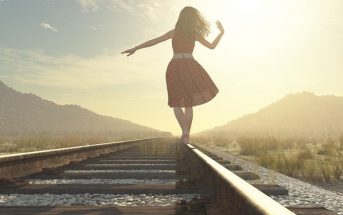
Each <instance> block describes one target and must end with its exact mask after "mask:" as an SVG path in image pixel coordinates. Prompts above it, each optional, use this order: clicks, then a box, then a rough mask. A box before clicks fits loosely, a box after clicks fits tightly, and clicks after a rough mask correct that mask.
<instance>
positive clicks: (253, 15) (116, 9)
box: [0, 0, 343, 134]
mask: <svg viewBox="0 0 343 215" xmlns="http://www.w3.org/2000/svg"><path fill="white" fill-rule="evenodd" d="M184 6H194V7H196V8H198V9H199V11H200V12H201V13H202V14H203V15H204V16H205V17H206V19H208V21H209V22H210V24H211V28H212V32H211V34H210V36H209V37H208V38H207V39H208V40H209V41H211V40H213V39H214V38H215V36H216V35H217V34H218V30H217V29H216V26H215V21H216V20H220V21H221V22H222V24H223V26H224V29H225V33H224V36H223V38H222V40H221V41H220V43H219V45H218V46H217V48H216V49H214V50H210V49H207V48H205V47H203V46H201V44H199V43H196V47H195V50H194V57H195V59H196V60H197V61H198V62H199V63H200V64H201V65H202V66H203V67H204V68H205V69H206V71H207V72H208V74H209V75H210V76H211V78H212V79H213V81H214V82H215V84H216V85H217V87H218V89H219V93H218V95H217V96H216V97H215V98H214V99H213V100H212V101H210V102H209V103H206V104H203V105H200V106H196V107H194V119H193V126H192V132H199V131H203V130H206V129H209V128H212V127H215V126H219V125H223V124H225V123H227V122H228V121H230V120H234V119H237V118H239V117H241V116H243V115H245V114H248V113H252V112H256V111H258V110H260V109H261V108H263V107H265V106H267V105H269V104H271V103H272V102H275V101H277V100H279V99H281V98H282V97H284V96H285V95H287V94H290V93H297V92H302V91H310V92H314V93H315V94H317V95H327V94H330V95H332V94H333V95H337V96H343V84H342V83H343V60H342V59H343V1H341V0H280V1H273V0H188V1H185V0H25V1H23V0H0V80H2V81H4V82H5V83H6V84H7V85H9V86H10V87H12V88H14V89H16V90H18V91H21V92H31V93H34V94H36V95H38V96H40V97H42V98H44V99H48V100H50V101H54V102H55V103H57V104H62V105H63V104H78V105H81V106H83V107H85V108H87V109H89V110H91V111H94V112H96V113H99V114H102V115H107V116H113V117H118V118H122V119H127V120H130V121H132V122H135V123H139V124H143V125H146V126H150V127H153V128H156V129H160V130H163V131H170V132H172V133H174V134H179V133H180V129H179V127H178V124H177V121H176V119H175V117H174V115H173V111H172V108H170V107H169V106H168V104H167V102H168V97H167V88H166V80H165V72H166V68H167V65H168V63H169V61H170V59H171V57H172V47H171V40H167V41H165V42H163V43H160V44H158V45H156V46H153V47H150V48H146V49H141V50H138V51H137V52H136V53H135V54H134V55H132V56H130V57H126V56H125V55H121V54H120V52H121V51H123V50H126V49H129V48H132V47H134V46H136V45H139V44H140V43H143V42H145V41H147V40H149V39H152V38H155V37H158V36H160V35H162V34H164V33H166V32H167V31H169V30H171V29H173V28H174V25H175V23H176V20H177V18H178V15H179V12H180V10H181V9H182V8H183V7H184Z"/></svg>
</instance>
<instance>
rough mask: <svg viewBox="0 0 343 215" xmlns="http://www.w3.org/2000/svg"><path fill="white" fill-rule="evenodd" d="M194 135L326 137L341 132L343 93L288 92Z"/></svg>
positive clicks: (342, 132) (342, 128) (342, 124)
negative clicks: (245, 113) (263, 106)
mask: <svg viewBox="0 0 343 215" xmlns="http://www.w3.org/2000/svg"><path fill="white" fill-rule="evenodd" d="M197 135H210V136H216V135H217V136H218V135H222V136H231V137H232V136H240V135H243V136H257V135H273V136H276V137H285V138H292V137H295V138H298V137H310V138H312V137H314V138H325V137H328V136H330V137H333V136H339V135H343V97H338V96H333V95H327V96H317V95H315V94H314V93H311V92H301V93H296V94H289V95H287V96H285V97H284V98H282V99H281V100H279V101H277V102H275V103H272V104H271V105H269V106H267V107H265V108H263V109H261V110H260V111H258V112H256V113H253V114H248V115H245V116H243V117H241V118H239V119H236V120H233V121H230V122H228V123H227V124H226V125H223V126H218V127H215V128H213V129H210V130H206V131H203V132H200V133H198V134H197Z"/></svg>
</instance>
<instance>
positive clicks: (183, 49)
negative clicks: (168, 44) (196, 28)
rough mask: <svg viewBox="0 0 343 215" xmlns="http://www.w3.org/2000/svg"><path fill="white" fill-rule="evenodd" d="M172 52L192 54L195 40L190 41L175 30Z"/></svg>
mask: <svg viewBox="0 0 343 215" xmlns="http://www.w3.org/2000/svg"><path fill="white" fill-rule="evenodd" d="M172 46H173V51H174V54H175V53H192V52H193V50H194V46H195V40H194V39H193V40H192V39H190V38H188V37H187V35H185V34H184V33H183V32H181V31H180V30H177V29H175V31H174V36H173V38H172Z"/></svg>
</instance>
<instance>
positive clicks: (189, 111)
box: [185, 107, 193, 143]
mask: <svg viewBox="0 0 343 215" xmlns="http://www.w3.org/2000/svg"><path fill="white" fill-rule="evenodd" d="M192 121H193V107H186V108H185V127H186V135H187V136H186V142H187V143H189V133H190V132H191V127H192Z"/></svg>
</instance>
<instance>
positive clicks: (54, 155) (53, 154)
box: [0, 137, 164, 178]
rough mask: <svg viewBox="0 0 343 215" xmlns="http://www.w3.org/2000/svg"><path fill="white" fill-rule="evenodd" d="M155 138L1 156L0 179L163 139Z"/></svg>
mask: <svg viewBox="0 0 343 215" xmlns="http://www.w3.org/2000/svg"><path fill="white" fill-rule="evenodd" d="M162 138H164V137H153V138H144V139H134V140H123V141H116V142H108V143H99V144H93V145H85V146H75V147H67V148H59V149H50V150H43V151H35V152H25V153H19V154H10V155H2V156H0V178H13V177H21V176H25V175H29V174H32V173H36V172H40V171H42V169H44V168H55V167H60V166H64V165H66V164H69V163H70V162H75V161H82V160H85V159H87V158H90V157H95V156H99V155H102V154H107V153H110V152H115V151H119V150H123V149H126V148H129V147H132V146H134V145H135V144H139V143H145V142H148V141H154V140H158V139H162Z"/></svg>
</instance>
